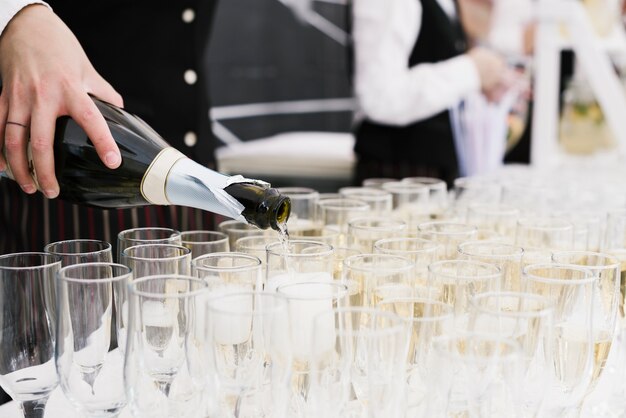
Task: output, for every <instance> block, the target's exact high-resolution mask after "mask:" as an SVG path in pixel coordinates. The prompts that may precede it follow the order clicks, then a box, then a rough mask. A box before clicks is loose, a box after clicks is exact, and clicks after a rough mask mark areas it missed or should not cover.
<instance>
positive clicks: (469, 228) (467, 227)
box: [417, 221, 478, 235]
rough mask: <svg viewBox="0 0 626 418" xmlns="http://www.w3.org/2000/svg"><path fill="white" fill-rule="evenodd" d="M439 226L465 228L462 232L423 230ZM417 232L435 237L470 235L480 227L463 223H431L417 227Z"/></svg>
mask: <svg viewBox="0 0 626 418" xmlns="http://www.w3.org/2000/svg"><path fill="white" fill-rule="evenodd" d="M439 225H443V226H451V227H463V228H462V229H461V230H460V231H440V230H438V229H423V228H425V227H431V226H434V227H437V226H439ZM417 231H418V232H419V233H420V234H435V235H466V234H468V233H476V231H478V227H477V226H476V225H469V224H466V223H463V222H449V221H430V222H422V223H421V224H419V225H417Z"/></svg>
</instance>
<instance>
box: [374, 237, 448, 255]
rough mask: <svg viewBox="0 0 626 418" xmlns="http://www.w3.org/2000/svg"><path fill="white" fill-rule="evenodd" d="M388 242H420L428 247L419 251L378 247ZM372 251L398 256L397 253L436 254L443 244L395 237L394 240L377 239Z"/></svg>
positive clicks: (427, 240)
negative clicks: (376, 250)
mask: <svg viewBox="0 0 626 418" xmlns="http://www.w3.org/2000/svg"><path fill="white" fill-rule="evenodd" d="M390 242H422V243H424V244H426V245H429V246H428V247H426V248H420V249H415V250H402V249H400V250H393V249H389V248H381V247H380V245H379V244H387V243H390ZM374 249H378V250H380V251H381V252H383V253H384V254H399V253H406V254H414V253H423V252H436V251H438V250H439V249H443V244H442V243H440V242H437V241H433V240H430V239H426V238H420V237H396V238H383V239H379V240H378V241H376V242H375V243H374Z"/></svg>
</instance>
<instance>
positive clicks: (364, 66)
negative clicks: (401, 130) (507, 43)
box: [353, 0, 480, 126]
mask: <svg viewBox="0 0 626 418" xmlns="http://www.w3.org/2000/svg"><path fill="white" fill-rule="evenodd" d="M421 14H422V7H421V3H420V2H419V0H384V1H381V0H354V5H353V36H354V49H355V51H354V52H355V94H356V97H357V99H358V102H359V106H360V111H361V113H363V114H364V115H365V116H366V117H367V118H369V119H371V120H373V121H375V122H378V123H384V124H388V125H398V126H402V125H407V124H410V123H413V122H417V121H419V120H422V119H426V118H428V117H430V116H433V115H435V114H437V113H439V112H441V111H443V110H445V109H448V108H450V107H452V106H455V105H457V104H458V103H459V101H461V99H463V97H465V96H467V95H468V94H471V93H473V92H477V91H479V90H480V79H479V77H478V72H477V69H476V66H475V65H474V63H473V62H472V61H471V59H470V58H469V57H468V56H467V55H460V56H457V57H454V58H451V59H449V60H446V61H441V62H439V63H434V64H428V63H425V64H419V65H416V66H414V67H409V64H408V62H409V57H410V55H411V51H412V50H413V46H414V45H415V41H416V39H417V35H418V33H419V30H420V26H421V19H422V18H421Z"/></svg>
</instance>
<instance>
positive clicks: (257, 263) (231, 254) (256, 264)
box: [191, 251, 263, 273]
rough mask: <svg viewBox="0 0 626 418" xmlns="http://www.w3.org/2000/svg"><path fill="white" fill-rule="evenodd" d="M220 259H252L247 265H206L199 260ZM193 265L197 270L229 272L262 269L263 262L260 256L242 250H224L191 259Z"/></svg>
mask: <svg viewBox="0 0 626 418" xmlns="http://www.w3.org/2000/svg"><path fill="white" fill-rule="evenodd" d="M212 258H215V259H219V258H230V259H233V260H234V259H240V260H242V259H247V260H249V261H250V264H247V265H243V266H206V265H198V263H199V262H202V261H203V260H206V259H212ZM191 265H192V267H193V268H195V269H196V270H201V271H213V272H215V271H228V272H231V273H233V272H242V271H248V270H254V269H257V268H258V269H259V270H260V269H261V266H262V265H263V262H262V261H261V259H260V258H259V257H256V256H254V255H252V254H247V253H242V252H236V251H224V252H217V253H208V254H202V255H200V256H198V257H196V258H194V259H193V260H191Z"/></svg>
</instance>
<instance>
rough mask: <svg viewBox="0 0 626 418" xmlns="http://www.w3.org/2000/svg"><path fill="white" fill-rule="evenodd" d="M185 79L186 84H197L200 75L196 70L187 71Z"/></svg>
mask: <svg viewBox="0 0 626 418" xmlns="http://www.w3.org/2000/svg"><path fill="white" fill-rule="evenodd" d="M183 77H184V78H185V83H187V84H189V85H193V84H196V81H198V74H196V72H195V71H194V70H187V71H185V74H184V75H183Z"/></svg>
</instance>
